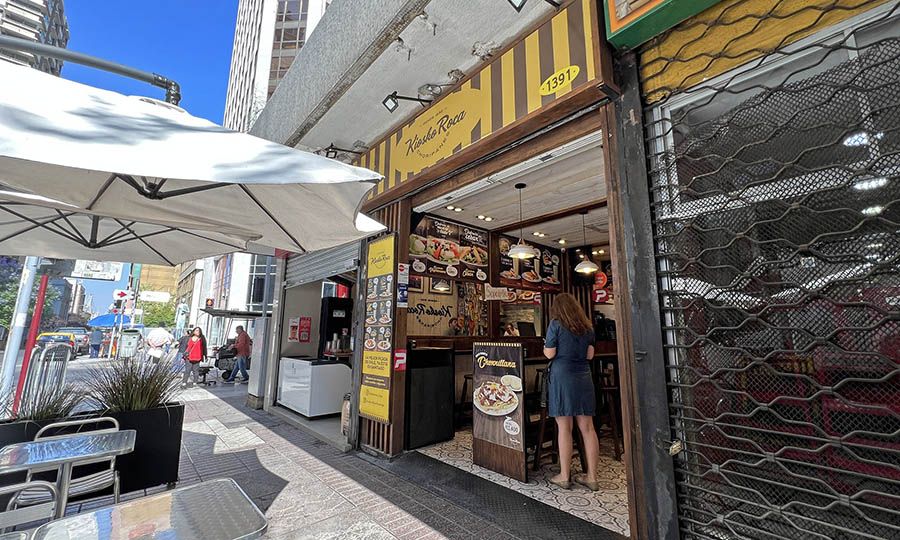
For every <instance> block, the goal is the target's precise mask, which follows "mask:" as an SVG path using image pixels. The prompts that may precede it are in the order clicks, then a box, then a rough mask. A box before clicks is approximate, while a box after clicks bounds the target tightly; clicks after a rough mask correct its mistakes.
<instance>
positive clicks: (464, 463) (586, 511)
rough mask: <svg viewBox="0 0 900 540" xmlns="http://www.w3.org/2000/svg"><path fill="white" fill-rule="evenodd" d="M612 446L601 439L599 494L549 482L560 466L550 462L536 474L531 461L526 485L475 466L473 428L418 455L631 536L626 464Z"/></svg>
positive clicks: (578, 469) (574, 465) (576, 465)
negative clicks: (473, 459) (564, 487)
mask: <svg viewBox="0 0 900 540" xmlns="http://www.w3.org/2000/svg"><path fill="white" fill-rule="evenodd" d="M612 446H613V445H612V439H610V438H609V437H601V438H600V464H599V467H598V472H597V474H598V480H599V481H600V491H594V492H591V491H590V490H588V489H587V488H585V487H583V486H581V485H578V484H573V485H572V488H571V489H567V490H566V489H561V488H559V487H558V486H555V485H553V484H551V483H550V482H549V481H548V480H547V479H548V478H550V477H552V476H555V475H556V474H557V473H559V465H553V464H551V463H549V461H548V462H547V463H546V464H544V465H543V466H542V467H541V470H539V471H533V470H532V469H531V463H530V462H529V464H528V483H527V484H523V483H521V482H519V481H518V480H514V479H512V478H509V477H508V476H504V475H502V474H500V473H496V472H494V471H491V470H488V469H485V468H483V467H480V466H478V465H475V464H474V463H472V430H471V429H464V430H462V431H458V432H456V437H455V438H454V439H453V440H451V441H447V442H444V443H440V444H436V445H433V446H429V447H427V448H421V449H419V452H421V453H423V454H425V455H427V456H429V457H432V458H434V459H437V460H439V461H442V462H444V463H447V464H449V465H453V466H454V467H457V468H459V469H462V470H465V471H468V472H470V473H472V474H475V475H478V476H480V477H481V478H484V479H486V480H490V481H492V482H494V483H496V484H500V485H502V486H504V487H507V488H509V489H512V490H514V491H517V492H519V493H521V494H523V495H525V496H527V497H531V498H532V499H535V500H538V501H541V502H543V503H545V504H548V505H550V506H553V507H555V508H558V509H560V510H562V511H564V512H567V513H569V514H572V515H574V516H578V517H580V518H582V519H584V520H586V521H590V522H591V523H594V524H596V525H599V526H601V527H604V528H607V529H610V530H612V531H615V532H618V533H620V534H622V535H625V536H628V535H629V526H628V495H627V493H626V478H625V465H624V463H623V462H621V461H616V459H615V457H614V454H613V448H612ZM579 473H581V463H580V462H579V460H577V459H573V463H572V474H573V476H574V475H576V474H579Z"/></svg>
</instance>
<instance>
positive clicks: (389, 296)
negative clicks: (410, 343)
mask: <svg viewBox="0 0 900 540" xmlns="http://www.w3.org/2000/svg"><path fill="white" fill-rule="evenodd" d="M396 238H397V237H396V235H390V236H385V237H384V238H380V239H378V240H375V241H373V242H370V243H369V245H368V250H367V253H366V291H365V292H366V310H365V325H364V328H365V331H364V333H363V336H362V340H361V342H362V343H361V345H362V347H363V353H362V381H361V385H360V389H359V414H360V415H362V416H365V417H366V418H370V419H372V420H377V421H379V422H390V411H391V357H392V352H393V349H394V346H393V330H394V325H393V316H394V296H395V292H394V291H395V284H394V267H395V266H396V265H395V262H394V250H395V248H396Z"/></svg>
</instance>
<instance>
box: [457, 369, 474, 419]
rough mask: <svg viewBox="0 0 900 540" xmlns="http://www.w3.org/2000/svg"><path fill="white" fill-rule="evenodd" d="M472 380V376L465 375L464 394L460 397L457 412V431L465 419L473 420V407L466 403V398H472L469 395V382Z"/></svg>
mask: <svg viewBox="0 0 900 540" xmlns="http://www.w3.org/2000/svg"><path fill="white" fill-rule="evenodd" d="M471 380H472V374H471V373H467V374H466V375H463V386H462V394H461V395H460V396H459V409H457V412H456V427H457V429H458V428H459V427H460V426H461V425H462V420H463V417H465V418H468V419H470V420H471V418H472V405H471V402H470V403H468V404H467V403H466V396H469V397H470V398H471V397H472V396H471V395H470V393H469V382H470V381H471Z"/></svg>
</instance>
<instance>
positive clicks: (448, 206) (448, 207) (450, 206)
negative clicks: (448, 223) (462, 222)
mask: <svg viewBox="0 0 900 540" xmlns="http://www.w3.org/2000/svg"><path fill="white" fill-rule="evenodd" d="M454 208H456V207H455V206H453V205H452V204H448V205H447V210H453V209H454Z"/></svg>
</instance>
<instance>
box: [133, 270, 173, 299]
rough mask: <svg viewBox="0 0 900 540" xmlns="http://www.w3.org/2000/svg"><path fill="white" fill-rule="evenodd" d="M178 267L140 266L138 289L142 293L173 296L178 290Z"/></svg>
mask: <svg viewBox="0 0 900 540" xmlns="http://www.w3.org/2000/svg"><path fill="white" fill-rule="evenodd" d="M178 274H179V272H178V267H175V266H161V265H155V264H142V265H141V269H140V276H141V277H140V287H141V290H142V291H158V292H167V293H170V294H172V295H175V292H176V290H177V288H178V277H179V276H178Z"/></svg>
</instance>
